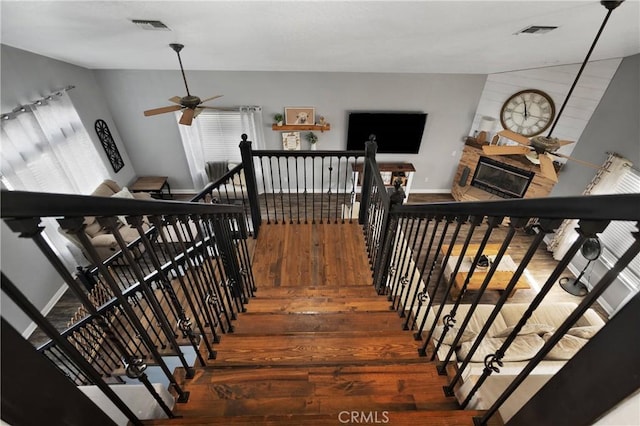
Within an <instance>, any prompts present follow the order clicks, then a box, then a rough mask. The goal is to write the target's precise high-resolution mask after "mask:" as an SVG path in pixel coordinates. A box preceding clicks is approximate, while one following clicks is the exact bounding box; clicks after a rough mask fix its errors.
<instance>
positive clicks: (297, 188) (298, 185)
mask: <svg viewBox="0 0 640 426" xmlns="http://www.w3.org/2000/svg"><path fill="white" fill-rule="evenodd" d="M293 160H294V163H295V165H296V210H297V213H298V225H300V184H299V182H300V173H299V171H298V162H299V158H298V157H294V159H293Z"/></svg>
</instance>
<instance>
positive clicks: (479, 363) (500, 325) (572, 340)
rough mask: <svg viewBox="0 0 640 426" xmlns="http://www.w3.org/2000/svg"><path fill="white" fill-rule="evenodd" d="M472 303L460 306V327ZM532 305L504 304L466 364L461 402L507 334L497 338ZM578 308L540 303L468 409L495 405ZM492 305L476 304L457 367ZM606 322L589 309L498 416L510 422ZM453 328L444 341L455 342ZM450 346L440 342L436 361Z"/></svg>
mask: <svg viewBox="0 0 640 426" xmlns="http://www.w3.org/2000/svg"><path fill="white" fill-rule="evenodd" d="M470 306H471V305H460V306H459V307H458V312H457V314H456V320H457V322H456V326H461V325H462V322H463V321H464V318H465V316H466V314H467V312H468V311H469V308H470ZM528 306H529V305H528V304H522V303H513V304H506V305H504V306H503V307H502V309H501V310H500V313H499V314H498V316H497V317H496V318H495V320H494V322H493V324H492V325H491V327H490V328H489V331H488V333H487V337H488V339H487V337H485V339H483V343H482V344H481V346H480V347H479V348H478V349H479V350H478V351H477V352H476V354H475V355H474V357H473V358H472V362H470V363H469V364H468V365H467V367H466V368H465V370H464V372H463V373H462V380H463V384H462V386H460V387H459V388H458V389H457V390H456V391H455V393H456V397H457V399H458V402H462V401H463V400H465V399H466V398H467V395H468V394H469V391H470V390H471V389H472V388H473V385H474V384H475V383H476V381H477V379H478V378H479V377H480V376H482V373H483V369H484V362H483V360H484V357H485V355H487V354H489V353H494V352H495V349H498V348H499V347H500V346H501V344H502V342H503V341H504V337H497V336H505V337H506V335H508V334H510V329H509V327H512V326H515V325H516V324H517V323H518V321H519V320H520V319H521V318H522V316H523V313H524V312H525V310H526V309H527V307H528ZM452 307H453V305H446V306H445V309H444V310H443V315H446V314H448V313H449V312H450V311H451V308H452ZM576 307H577V305H576V304H575V303H572V302H555V303H547V304H542V305H540V306H539V307H538V308H537V309H536V310H535V311H534V312H533V315H532V316H531V318H529V320H528V321H527V323H526V325H525V328H523V331H522V332H521V333H520V334H519V335H518V336H517V337H516V340H515V341H514V343H513V344H512V345H511V346H510V349H508V350H507V351H506V353H505V358H503V366H501V367H499V369H500V372H499V373H494V374H492V375H491V376H490V377H489V378H488V379H487V380H486V381H485V383H484V384H483V386H482V387H481V389H480V390H479V391H478V392H477V393H476V394H475V395H474V397H473V399H472V400H471V402H470V403H469V405H468V406H467V407H466V408H467V409H476V410H486V409H488V408H489V407H491V405H493V402H494V401H495V400H496V399H497V398H498V396H499V395H500V394H501V393H502V392H503V391H504V390H505V389H506V388H507V386H508V385H509V384H510V383H511V382H512V381H513V379H514V378H515V377H516V376H517V375H518V374H519V373H520V372H521V371H522V369H523V367H524V366H525V365H526V364H527V363H528V362H529V360H530V359H531V357H533V356H534V355H535V353H536V352H538V350H539V349H540V348H542V346H543V345H544V343H545V340H546V339H548V338H549V337H550V336H551V334H552V332H553V331H555V330H556V329H557V328H558V327H559V326H560V325H561V324H562V323H563V322H564V320H565V319H566V318H567V317H568V316H569V314H571V312H573V311H574V310H575V308H576ZM493 309H494V305H478V306H477V307H476V310H475V311H474V313H473V315H472V317H471V320H470V322H469V324H468V325H467V327H466V328H465V331H466V332H465V338H463V339H461V340H465V341H464V342H462V343H461V344H459V346H458V348H456V351H455V352H454V354H453V358H452V359H451V361H454V362H458V366H460V365H461V363H462V361H463V360H464V358H463V356H465V351H468V350H469V348H470V347H471V345H472V344H473V342H474V341H475V337H476V336H477V334H478V333H479V332H480V330H481V329H482V328H483V327H484V324H485V323H486V322H487V319H488V318H489V315H490V314H491V312H492V311H493ZM431 321H432V318H431ZM430 323H431V322H430ZM440 323H441V322H440ZM604 324H605V323H604V321H603V320H602V318H600V316H599V315H598V314H597V313H596V312H595V311H594V310H592V309H589V310H587V312H585V314H584V315H582V316H581V317H580V318H579V319H578V321H576V323H575V324H573V326H572V328H571V329H570V330H569V332H567V335H565V336H564V337H563V338H562V340H561V341H560V342H559V343H558V344H557V345H556V346H555V347H554V348H553V349H552V350H551V351H550V352H549V354H548V355H547V356H546V357H545V358H544V359H543V360H542V361H540V363H539V364H538V365H537V366H536V367H535V368H534V369H533V371H532V372H531V373H530V375H529V376H528V377H527V378H526V379H525V381H524V382H523V384H522V385H521V386H520V387H519V388H518V389H517V390H516V391H515V393H514V394H513V395H512V396H511V397H510V398H509V399H508V400H507V401H506V403H505V404H503V406H502V407H500V415H501V416H502V419H503V421H505V422H506V421H508V420H509V418H511V416H513V414H515V413H516V412H517V411H518V410H519V409H520V407H522V406H523V405H524V403H526V401H528V400H529V399H530V398H531V397H532V396H533V395H534V394H535V393H536V392H537V391H538V390H539V389H540V388H541V387H542V386H543V385H544V384H545V383H546V382H547V381H548V380H549V379H550V378H551V377H552V376H553V375H554V374H555V373H556V372H557V371H559V370H560V369H561V368H562V367H563V366H564V365H565V363H566V362H567V360H568V359H570V358H571V357H572V356H573V355H574V354H575V353H576V352H577V351H578V350H579V349H580V348H582V346H584V344H586V343H587V342H588V339H589V338H590V337H592V336H593V334H595V333H597V331H598V330H599V329H600V328H602V327H603V326H604ZM440 329H441V327H440V326H439V327H438V331H439V330H440ZM451 331H452V330H449V332H448V333H447V336H446V337H445V339H446V340H447V341H449V342H451V343H452V340H453V339H454V338H455V335H456V333H457V331H458V330H457V329H453V331H454V333H452V332H451ZM437 334H438V333H437V332H436V333H434V335H437ZM434 343H435V342H434ZM449 349H450V346H449V345H446V344H442V345H441V346H440V348H439V350H438V354H437V355H438V359H439V360H441V361H442V360H444V359H445V357H446V355H447V353H448V352H449Z"/></svg>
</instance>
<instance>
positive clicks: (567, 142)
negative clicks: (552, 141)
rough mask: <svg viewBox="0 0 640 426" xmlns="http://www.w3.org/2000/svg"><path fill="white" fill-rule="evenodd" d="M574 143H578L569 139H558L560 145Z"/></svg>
mask: <svg viewBox="0 0 640 426" xmlns="http://www.w3.org/2000/svg"><path fill="white" fill-rule="evenodd" d="M572 143H576V141H567V140H562V139H561V140H559V141H558V146H565V145H571V144H572Z"/></svg>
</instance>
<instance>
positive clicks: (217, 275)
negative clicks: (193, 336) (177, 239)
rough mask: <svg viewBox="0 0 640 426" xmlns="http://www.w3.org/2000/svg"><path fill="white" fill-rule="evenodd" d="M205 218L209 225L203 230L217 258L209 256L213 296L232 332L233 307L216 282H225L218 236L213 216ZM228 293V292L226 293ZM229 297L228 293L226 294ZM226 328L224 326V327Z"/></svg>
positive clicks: (204, 216) (228, 329) (205, 216)
mask: <svg viewBox="0 0 640 426" xmlns="http://www.w3.org/2000/svg"><path fill="white" fill-rule="evenodd" d="M202 217H203V220H206V223H207V226H203V231H205V234H206V236H207V238H208V239H209V241H210V243H211V250H212V251H213V254H212V256H213V257H214V258H215V262H214V259H212V257H211V256H209V258H208V266H209V268H210V270H211V276H212V278H211V287H212V289H213V291H214V292H215V294H214V295H213V296H215V299H216V301H217V302H218V305H219V306H218V307H219V309H220V310H221V311H222V313H223V314H224V317H225V320H226V323H227V329H226V331H227V332H232V331H233V326H232V325H231V319H232V318H231V317H230V315H229V311H231V314H232V316H233V315H234V314H233V308H232V307H230V303H229V306H227V305H225V303H224V297H223V294H222V291H221V290H220V286H219V285H217V284H216V283H218V282H224V271H223V270H222V269H221V267H220V264H219V262H220V259H219V253H218V249H217V247H216V245H215V244H216V237H215V235H214V233H213V226H212V218H211V216H210V215H203V216H202ZM225 295H226V293H225ZM226 296H227V297H228V295H226ZM233 319H235V317H233ZM223 330H224V328H223Z"/></svg>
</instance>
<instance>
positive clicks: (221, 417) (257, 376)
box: [144, 224, 478, 425]
mask: <svg viewBox="0 0 640 426" xmlns="http://www.w3.org/2000/svg"><path fill="white" fill-rule="evenodd" d="M331 229H332V230H334V231H338V230H339V231H340V234H341V235H342V238H355V241H359V244H361V247H360V251H359V253H363V252H364V248H363V245H364V242H363V241H362V234H361V231H360V230H359V227H358V226H357V225H355V224H354V225H353V226H350V225H347V226H344V225H343V226H339V227H337V226H336V225H315V226H308V227H305V226H300V225H297V226H290V225H286V226H281V225H280V226H267V227H263V229H262V230H261V234H260V237H259V239H258V244H257V249H256V250H257V253H256V258H255V260H254V271H258V270H261V269H262V270H265V271H267V270H270V271H272V272H274V273H273V274H272V275H273V278H272V279H269V278H268V276H266V275H264V274H262V275H261V274H258V273H256V281H257V282H258V291H257V292H256V296H255V297H254V298H252V299H251V301H250V303H248V304H247V306H246V307H247V312H245V313H242V314H240V315H239V316H238V320H237V321H236V322H235V323H234V329H235V331H234V333H232V334H227V335H225V336H224V337H223V338H222V340H221V342H220V344H219V345H216V351H217V357H216V359H215V360H211V361H209V362H208V366H206V367H204V368H196V373H195V377H194V378H192V379H188V380H186V379H184V372H183V371H181V369H178V371H177V375H178V377H179V382H180V384H181V385H182V386H183V388H184V390H185V391H188V392H190V398H189V402H188V403H186V404H177V405H176V408H175V410H174V412H175V414H176V415H178V416H182V417H181V418H177V419H171V420H169V419H165V420H149V421H145V422H144V423H145V424H153V425H161V424H246V425H255V424H284V425H289V424H291V425H297V424H313V425H325V424H326V425H329V424H331V425H334V424H341V423H342V424H348V423H389V424H433V425H458V424H465V425H470V424H472V423H473V420H472V417H473V416H474V415H478V412H476V411H470V410H469V411H465V410H460V409H459V406H458V405H457V402H456V401H455V398H447V397H445V396H444V393H443V390H442V387H443V386H444V385H446V384H447V380H446V377H445V376H439V375H438V373H437V371H436V366H435V365H434V364H433V363H430V362H427V361H426V359H425V358H422V357H419V356H418V348H419V346H420V344H421V342H416V341H415V340H414V339H413V336H412V334H411V333H412V332H411V331H402V319H401V318H399V317H398V315H397V313H395V312H394V311H391V310H390V309H389V306H390V303H389V301H388V300H387V298H386V297H384V296H379V295H377V294H376V292H375V289H374V288H373V287H372V286H371V284H370V283H367V282H362V283H360V284H353V283H352V281H350V284H348V285H343V284H341V283H340V282H339V279H336V278H333V279H332V278H328V279H326V280H325V281H324V282H323V285H315V286H306V285H304V280H305V278H301V280H302V281H298V282H297V285H295V284H296V283H295V282H294V281H292V280H283V278H282V277H281V276H284V275H286V274H287V273H288V271H289V272H290V271H296V270H297V271H299V270H300V262H305V259H308V257H298V258H297V259H299V262H295V261H294V260H292V259H291V256H290V253H291V252H292V251H293V252H296V247H291V244H294V245H295V246H298V245H299V246H300V247H305V248H306V252H305V254H306V255H307V256H310V257H311V258H313V260H314V264H315V266H316V267H315V268H311V269H312V270H316V271H323V270H325V269H326V268H325V267H326V266H328V265H329V263H331V261H332V260H333V259H329V257H330V256H333V253H336V252H340V244H341V243H340V239H341V238H340V237H336V238H322V239H320V240H319V239H318V235H329V234H330V232H328V231H330V230H331ZM270 231H272V232H270ZM350 231H353V235H352V236H349V235H348V234H350ZM271 235H272V236H273V237H274V239H275V236H276V235H277V236H279V241H281V242H282V245H283V246H286V247H287V250H288V253H289V256H290V258H289V259H288V260H287V262H282V261H280V262H278V261H277V259H278V258H279V256H278V254H279V253H278V251H279V250H276V251H275V253H274V246H273V245H272V244H271V243H270V240H271V238H270V236H271ZM345 235H346V236H345ZM358 235H359V240H358ZM354 236H355V237H354ZM292 241H296V242H295V243H292ZM313 241H316V242H319V244H314V243H313ZM352 241H353V240H352ZM351 244H353V242H352V243H351ZM267 248H269V249H270V250H266V249H267ZM345 263H347V265H342V266H341V267H344V268H348V269H350V270H351V277H353V276H354V273H355V272H358V271H359V270H360V271H362V270H363V269H364V270H365V275H367V274H368V275H369V276H370V272H369V270H368V265H367V264H366V257H364V255H363V257H362V259H351V260H349V261H346V260H345ZM334 267H338V266H335V265H334ZM318 273H321V272H318ZM313 275H314V274H309V277H307V278H306V280H307V281H312V280H315V278H314V277H313ZM287 276H290V274H289V275H287ZM276 277H279V278H276ZM265 281H266V282H267V283H265ZM347 281H349V279H347ZM283 282H284V283H285V284H286V286H280V284H281V283H283ZM269 284H270V285H269Z"/></svg>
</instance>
